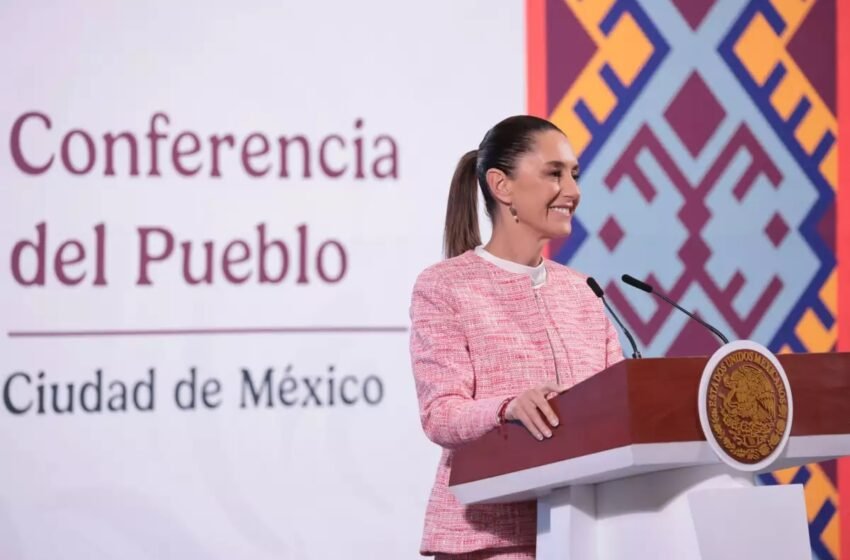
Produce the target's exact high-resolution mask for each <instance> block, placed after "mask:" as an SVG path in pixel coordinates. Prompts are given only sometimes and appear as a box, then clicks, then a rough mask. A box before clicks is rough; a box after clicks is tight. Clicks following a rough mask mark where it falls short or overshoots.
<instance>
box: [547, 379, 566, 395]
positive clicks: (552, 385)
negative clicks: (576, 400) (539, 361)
mask: <svg viewBox="0 0 850 560" xmlns="http://www.w3.org/2000/svg"><path fill="white" fill-rule="evenodd" d="M567 389H569V386H568V385H566V384H560V383H557V382H555V381H547V382H546V383H544V384H543V385H541V386H540V390H541V391H543V393H544V394H546V393H563V392H564V391H566V390H567Z"/></svg>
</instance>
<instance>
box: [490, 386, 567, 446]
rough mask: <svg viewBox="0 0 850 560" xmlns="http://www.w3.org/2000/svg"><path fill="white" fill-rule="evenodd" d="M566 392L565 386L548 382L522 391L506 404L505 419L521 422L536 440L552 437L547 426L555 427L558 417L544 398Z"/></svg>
mask: <svg viewBox="0 0 850 560" xmlns="http://www.w3.org/2000/svg"><path fill="white" fill-rule="evenodd" d="M566 390H567V386H566V385H558V384H557V383H555V382H553V381H550V382H549V383H545V384H543V385H540V386H539V387H534V388H533V389H529V390H527V391H524V392H523V393H520V394H519V395H517V396H516V397H514V398H513V399H512V400H511V402H509V403H508V407H507V408H506V409H505V419H506V420H511V421H513V420H516V421H519V422H522V425H523V426H525V427H526V429H528V431H529V432H531V435H533V436H534V437H536V438H537V439H538V440H542V439H543V438H544V436H545V437H547V438H549V437H552V430H551V429H550V428H549V426H550V425H551V426H557V425H558V417H557V416H556V415H555V411H554V410H552V407H551V406H549V401H548V400H546V396H547V395H549V394H551V393H563V392H564V391H566ZM544 418H545V419H546V420H544ZM547 420H548V422H549V424H548V425H547V423H546V421H547Z"/></svg>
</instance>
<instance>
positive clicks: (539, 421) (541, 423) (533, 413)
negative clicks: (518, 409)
mask: <svg viewBox="0 0 850 560" xmlns="http://www.w3.org/2000/svg"><path fill="white" fill-rule="evenodd" d="M523 408H524V410H525V412H526V413H527V414H528V417H529V419H530V420H531V421H532V422H533V423H534V426H535V427H536V428H537V429H538V430H539V431H540V433H542V434H543V435H544V436H546V437H547V438H548V437H552V430H551V429H549V425H548V424H546V421H545V420H544V419H543V417H542V416H540V412H538V410H537V405H536V404H534V403H533V402H528V403H526V406H525V407H523Z"/></svg>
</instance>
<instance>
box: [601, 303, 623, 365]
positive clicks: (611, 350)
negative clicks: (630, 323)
mask: <svg viewBox="0 0 850 560" xmlns="http://www.w3.org/2000/svg"><path fill="white" fill-rule="evenodd" d="M605 322H606V323H607V327H606V329H607V334H606V337H605V338H606V340H605V352H606V354H605V367H611V366H613V365H614V364H616V363H617V362H619V361H621V360H623V348H622V347H621V346H620V336H619V335H618V334H617V329H616V328H615V327H614V323H612V322H611V319H610V318H609V317H608V316H607V315H606V316H605Z"/></svg>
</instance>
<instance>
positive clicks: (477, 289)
mask: <svg viewBox="0 0 850 560" xmlns="http://www.w3.org/2000/svg"><path fill="white" fill-rule="evenodd" d="M578 175H579V169H578V161H577V159H576V156H575V153H574V152H573V150H572V148H571V146H570V143H569V141H568V140H567V137H566V136H565V135H564V133H563V132H562V131H561V130H560V129H559V128H558V127H556V126H555V125H554V124H552V123H551V122H549V121H546V120H543V119H539V118H536V117H531V116H515V117H510V118H507V119H505V120H503V121H501V122H500V123H498V124H496V125H495V126H494V127H493V128H491V129H490V130H489V131H488V132H487V134H485V135H484V139H483V140H482V141H481V144H480V145H479V147H478V149H477V150H472V151H471V152H469V153H467V154H465V155H464V156H463V157H462V158H461V159H460V162H459V163H458V165H457V169H456V170H455V173H454V176H453V178H452V183H451V188H450V192H449V200H448V208H447V211H446V225H445V239H444V243H445V252H446V256H447V259H446V260H444V261H442V262H440V263H438V264H435V265H433V266H431V267H429V268H427V269H426V270H424V271H423V272H422V273H421V274H420V275H419V277H418V278H417V280H416V284H415V286H414V289H413V296H412V302H411V309H410V313H411V321H412V327H411V339H410V351H411V360H412V365H413V374H414V377H415V380H416V391H417V396H418V399H419V408H420V417H421V421H422V427H423V429H424V431H425V434H426V435H427V436H428V438H430V439H431V440H432V441H434V442H435V443H437V444H438V445H440V446H442V447H443V453H442V456H441V460H440V464H439V467H438V469H437V476H436V480H435V483H434V487H433V490H432V492H431V497H430V500H429V503H428V509H427V512H426V516H425V528H424V534H423V538H422V544H421V548H420V552H421V553H422V554H423V555H432V554H433V555H435V557H436V558H437V559H447V560H448V559H455V560H457V559H460V558H464V559H484V558H486V559H508V558H517V559H520V558H522V559H527V558H534V546H535V538H536V523H537V521H536V505H535V502H533V501H531V502H521V503H512V504H483V505H472V506H464V505H462V504H461V503H459V502H458V501H457V500H456V499H455V498H454V496H453V495H452V494H451V492H450V491H449V488H448V481H449V474H450V470H451V464H452V453H453V451H452V450H453V449H454V448H456V447H458V446H461V445H463V444H464V443H467V442H470V441H472V440H475V439H476V438H478V437H480V436H482V435H484V434H485V433H487V432H488V431H490V430H492V429H494V428H496V427H497V426H499V425H500V424H502V423H504V422H520V423H522V424H523V425H524V426H525V427H526V428H527V429H528V432H529V434H530V437H534V438H537V439H538V440H543V439H544V438H548V437H550V436H551V434H552V429H554V428H555V427H557V425H558V419H557V417H556V416H555V414H554V412H553V411H552V409H551V407H550V406H549V405H548V403H547V397H549V396H551V395H553V394H556V393H558V392H561V391H564V390H566V389H567V388H569V387H571V386H573V385H575V384H576V383H578V382H580V381H581V380H583V379H585V378H587V377H589V376H591V375H593V374H594V373H595V372H597V371H601V370H603V369H605V368H606V367H608V366H610V365H612V364H614V363H615V362H617V361H619V360H621V359H622V358H623V355H622V350H621V348H620V344H619V341H618V338H617V334H616V332H615V330H614V328H613V326H612V324H611V322H610V321H609V320H608V318H607V317H606V315H605V312H604V309H603V306H602V304H601V302H600V301H599V300H598V299H597V298H596V297H595V296H594V294H593V293H592V292H591V291H590V290H589V289H588V288H587V286H586V284H585V277H584V276H582V275H581V274H579V273H577V272H575V271H573V270H571V269H570V268H567V267H566V266H563V265H561V264H558V263H556V262H553V261H551V260H548V259H545V258H543V250H544V247H545V246H546V244H547V243H548V242H549V241H550V240H552V239H558V238H564V237H566V236H568V235H569V234H570V232H571V230H572V218H573V214H574V213H575V211H576V208H577V207H578V203H579V200H580V197H581V194H580V191H579V187H578V183H577V180H578ZM479 188H480V191H481V195H482V196H483V199H484V207H485V208H486V211H487V214H488V216H489V218H490V220H491V222H492V224H493V230H492V231H493V233H492V236H491V238H490V240H489V241H488V243H487V244H486V245H482V243H481V239H480V233H479V230H478V210H477V208H478V190H479Z"/></svg>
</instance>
